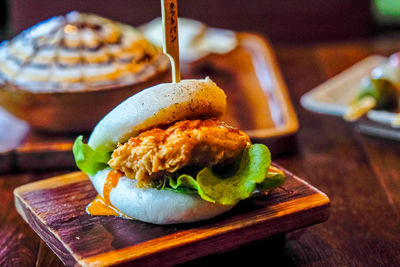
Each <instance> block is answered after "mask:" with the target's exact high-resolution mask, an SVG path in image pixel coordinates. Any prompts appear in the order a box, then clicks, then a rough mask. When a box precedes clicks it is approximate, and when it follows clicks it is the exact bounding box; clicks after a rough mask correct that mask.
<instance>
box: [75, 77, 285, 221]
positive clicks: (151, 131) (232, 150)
mask: <svg viewBox="0 0 400 267" xmlns="http://www.w3.org/2000/svg"><path fill="white" fill-rule="evenodd" d="M225 108H226V95H225V93H224V92H223V90H222V89H220V88H219V87H218V86H217V85H216V84H215V83H214V82H213V81H211V79H209V78H206V79H203V80H182V81H181V82H179V83H168V84H159V85H157V86H154V87H151V88H148V89H146V90H144V91H142V92H140V93H138V94H136V95H134V96H132V97H130V98H128V99H127V100H125V101H124V102H122V103H121V104H120V105H119V106H117V107H116V108H115V109H114V110H112V111H111V112H110V113H109V114H108V115H106V116H105V117H104V118H103V119H102V120H101V121H100V122H99V123H98V125H97V126H96V127H95V129H94V130H93V133H92V134H91V136H90V138H89V141H88V144H84V143H83V141H82V136H80V137H78V138H77V140H76V141H75V144H74V147H73V152H74V156H75V160H76V163H77V166H78V167H79V168H80V169H81V170H82V171H83V172H85V173H86V174H87V175H88V176H89V177H90V179H91V182H92V183H93V185H94V187H95V189H96V191H97V192H98V194H99V196H98V197H97V198H96V199H95V200H94V201H93V202H92V203H91V204H89V206H88V207H87V211H88V213H89V214H91V215H115V216H120V217H124V218H132V219H137V220H140V221H144V222H149V223H155V224H173V223H187V222H195V221H200V220H205V219H208V218H212V217H215V216H217V215H219V214H221V213H223V212H226V211H228V210H229V209H231V208H232V207H233V206H234V205H235V204H236V203H238V202H239V201H240V200H243V199H246V198H249V197H250V196H251V195H253V194H254V193H255V192H267V191H268V190H271V189H273V188H275V187H277V186H280V185H281V184H282V183H283V181H284V178H285V176H284V174H283V173H282V172H281V171H280V170H278V169H276V168H275V167H273V166H270V163H271V156H270V152H269V150H268V148H267V147H266V146H264V145H261V144H254V145H252V144H251V141H250V138H249V136H248V135H247V134H245V133H244V132H242V131H239V130H238V129H235V128H233V127H231V126H229V125H227V124H226V123H224V122H223V121H221V120H220V119H221V117H222V116H223V114H224V112H225Z"/></svg>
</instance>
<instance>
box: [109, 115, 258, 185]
mask: <svg viewBox="0 0 400 267" xmlns="http://www.w3.org/2000/svg"><path fill="white" fill-rule="evenodd" d="M249 145H251V142H250V138H249V137H248V135H246V134H245V133H243V132H241V131H239V130H237V129H235V128H232V127H230V126H228V125H227V124H225V123H224V122H221V121H219V120H216V119H207V120H184V121H179V122H176V123H175V124H173V125H172V126H169V127H168V128H166V129H162V128H153V129H150V130H147V131H145V132H142V133H141V134H139V135H138V136H136V137H132V138H130V139H129V140H128V141H127V142H126V143H125V144H120V145H119V146H118V148H117V149H115V150H114V152H113V154H112V157H111V160H110V161H109V162H108V164H109V165H110V166H111V167H112V168H113V169H114V170H119V171H122V172H124V173H125V175H126V176H127V177H129V178H131V179H138V186H139V187H146V186H148V185H149V182H150V181H151V180H152V179H155V178H154V177H157V175H153V174H156V173H158V172H163V171H164V172H165V171H166V172H170V173H172V172H175V171H176V170H178V169H180V168H182V167H184V166H201V167H207V166H213V165H216V164H218V163H221V162H223V161H225V160H227V159H232V158H234V157H236V156H238V155H239V154H240V153H241V152H242V151H243V150H244V149H245V148H246V147H247V146H249Z"/></svg>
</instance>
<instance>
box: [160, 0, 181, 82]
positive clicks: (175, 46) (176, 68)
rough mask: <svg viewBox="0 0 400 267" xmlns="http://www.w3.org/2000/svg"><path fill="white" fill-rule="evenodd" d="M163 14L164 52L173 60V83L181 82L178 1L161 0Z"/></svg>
mask: <svg viewBox="0 0 400 267" xmlns="http://www.w3.org/2000/svg"><path fill="white" fill-rule="evenodd" d="M161 13H162V24H163V36H164V38H163V39H164V43H163V51H164V53H165V54H166V55H168V57H169V59H170V60H171V68H172V82H173V83H178V82H179V81H180V80H181V70H180V65H179V41H178V4H177V0H161Z"/></svg>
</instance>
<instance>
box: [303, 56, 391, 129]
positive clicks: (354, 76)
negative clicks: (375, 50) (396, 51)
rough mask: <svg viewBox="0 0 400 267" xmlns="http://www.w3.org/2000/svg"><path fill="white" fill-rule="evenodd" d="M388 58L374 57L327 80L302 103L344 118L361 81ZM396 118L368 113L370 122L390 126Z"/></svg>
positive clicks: (314, 109)
mask: <svg viewBox="0 0 400 267" xmlns="http://www.w3.org/2000/svg"><path fill="white" fill-rule="evenodd" d="M386 60H387V58H386V57H383V56H378V55H373V56H369V57H367V58H365V59H363V60H361V61H360V62H358V63H356V64H354V65H353V66H351V67H350V68H348V69H347V70H345V71H343V72H341V73H340V74H338V75H336V76H335V77H333V78H331V79H329V80H327V81H326V82H324V83H323V84H321V85H319V86H317V87H315V88H314V89H312V90H311V91H309V92H307V93H306V94H304V95H303V96H302V97H301V99H300V102H301V104H302V106H303V107H304V108H306V109H308V110H310V111H313V112H318V113H323V114H329V115H334V116H340V117H343V115H344V113H345V111H346V109H347V107H348V106H349V104H350V103H351V102H352V101H353V100H354V99H355V98H356V97H357V94H358V92H359V91H360V88H361V79H362V78H363V77H364V76H368V75H370V73H371V71H372V70H373V69H374V68H375V67H377V66H379V65H380V64H382V63H384V62H385V61H386ZM395 116H396V114H395V113H393V112H387V111H379V110H371V111H369V112H368V113H367V117H368V119H370V120H373V121H376V122H379V123H382V124H385V125H390V123H391V121H392V120H393V119H394V117H395Z"/></svg>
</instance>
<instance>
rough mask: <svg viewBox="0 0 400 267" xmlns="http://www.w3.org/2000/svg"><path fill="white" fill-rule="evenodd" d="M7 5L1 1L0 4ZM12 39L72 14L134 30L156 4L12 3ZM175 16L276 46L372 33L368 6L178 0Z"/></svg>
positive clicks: (91, 0)
mask: <svg viewBox="0 0 400 267" xmlns="http://www.w3.org/2000/svg"><path fill="white" fill-rule="evenodd" d="M0 1H3V2H4V1H5V0H0ZM9 6H10V11H9V12H10V16H9V17H10V27H11V31H10V35H14V34H15V33H18V32H20V31H21V30H23V29H26V28H28V27H30V26H32V25H34V24H35V23H37V22H39V21H42V20H44V19H47V18H50V17H52V16H55V15H62V14H65V13H67V12H69V11H72V10H78V11H87V12H92V13H97V14H99V15H103V16H106V17H109V18H111V19H115V20H119V21H122V22H125V23H128V24H132V25H140V24H142V23H144V22H147V21H149V20H151V19H152V18H154V17H157V16H160V14H161V11H160V0H141V1H139V0H130V1H129V0H67V1H62V0H13V1H11V0H10V1H9ZM179 15H180V16H182V17H190V18H195V19H198V20H201V21H204V22H206V23H208V24H210V25H213V26H218V27H225V28H231V29H234V30H245V31H257V32H260V33H264V34H265V35H267V36H268V37H269V38H270V39H271V40H272V41H274V42H310V41H321V40H333V39H335V40H336V39H348V38H362V37H366V36H369V35H371V34H373V33H374V30H375V27H374V24H373V22H372V16H371V12H370V3H369V1H368V0H247V1H245V0H180V1H179Z"/></svg>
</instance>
